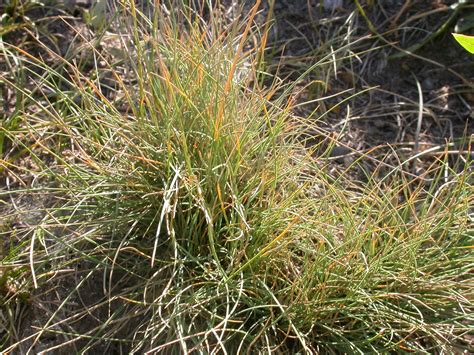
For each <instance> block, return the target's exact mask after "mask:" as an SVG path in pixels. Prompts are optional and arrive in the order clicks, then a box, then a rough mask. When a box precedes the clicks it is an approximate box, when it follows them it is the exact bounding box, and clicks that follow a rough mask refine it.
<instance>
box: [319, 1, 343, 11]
mask: <svg viewBox="0 0 474 355" xmlns="http://www.w3.org/2000/svg"><path fill="white" fill-rule="evenodd" d="M343 4H344V1H343V0H324V1H323V7H324V9H326V10H334V9H336V8H342V5H343Z"/></svg>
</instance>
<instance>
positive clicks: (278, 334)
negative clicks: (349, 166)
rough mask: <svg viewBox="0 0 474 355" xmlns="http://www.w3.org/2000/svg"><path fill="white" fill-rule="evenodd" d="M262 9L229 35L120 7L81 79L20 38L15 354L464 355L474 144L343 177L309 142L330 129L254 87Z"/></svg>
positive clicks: (188, 17) (214, 22)
mask: <svg viewBox="0 0 474 355" xmlns="http://www.w3.org/2000/svg"><path fill="white" fill-rule="evenodd" d="M258 4H259V2H257V3H256V6H255V7H254V8H253V9H252V10H250V12H249V15H248V16H247V18H245V19H240V20H238V21H237V20H235V21H233V22H231V21H227V20H222V19H221V17H219V16H218V15H216V14H214V13H213V12H208V13H206V14H204V13H199V11H196V10H193V9H192V8H191V7H187V6H185V5H183V4H181V5H180V7H179V9H180V10H179V11H178V10H177V11H175V12H172V13H169V12H168V11H166V8H163V7H156V8H154V7H153V6H152V7H151V8H142V9H140V8H137V7H135V5H134V2H127V4H126V5H125V3H124V5H123V6H120V8H117V9H116V11H117V14H116V16H115V18H116V19H118V21H117V22H116V23H115V24H114V26H113V27H111V28H109V29H108V31H106V30H104V32H103V33H102V35H103V40H104V41H106V40H107V38H109V39H110V38H112V39H114V40H115V42H114V50H113V51H111V52H113V53H115V54H114V55H110V54H109V53H107V49H106V48H105V49H104V48H101V47H100V46H99V45H98V43H99V42H94V41H85V40H86V38H84V36H83V34H81V33H78V36H77V38H78V40H84V42H85V43H82V45H83V47H82V50H83V51H86V52H87V53H88V54H89V56H90V58H92V63H94V64H93V65H92V69H91V71H90V72H89V73H88V75H85V74H84V73H83V70H84V69H83V68H82V69H83V70H82V71H81V70H79V69H78V68H77V66H76V65H75V64H74V61H66V60H64V59H63V58H62V57H61V56H59V55H57V54H54V53H49V54H50V55H52V56H53V57H55V58H56V60H57V61H58V63H60V64H59V65H57V66H52V65H49V64H46V63H45V62H44V61H42V60H41V59H38V58H36V57H35V56H33V55H31V54H29V53H28V52H27V51H25V50H23V49H21V48H19V47H17V46H13V45H11V46H9V45H8V44H6V46H5V49H4V50H3V51H2V55H3V56H4V57H5V58H7V60H9V61H10V62H15V63H19V64H17V66H16V70H18V71H21V74H22V75H24V76H26V77H28V78H30V80H31V81H32V82H34V83H36V85H35V86H33V87H31V86H22V85H20V83H19V81H18V80H15V78H4V80H5V81H6V82H7V83H8V84H9V85H10V86H11V87H13V88H15V89H16V90H17V91H18V93H21V97H22V101H21V104H20V105H19V106H18V111H17V117H18V120H17V121H16V123H15V125H14V126H8V127H2V135H3V137H5V139H6V140H8V142H11V144H9V147H8V149H7V150H5V151H4V154H3V156H2V160H1V165H0V167H1V169H2V173H4V174H5V176H6V181H7V184H6V186H7V187H6V188H5V189H3V190H0V196H1V197H2V202H3V201H13V202H12V203H11V205H9V204H8V203H7V202H5V203H4V205H5V208H4V207H2V210H1V211H2V214H3V216H5V217H8V221H9V222H8V223H6V222H5V225H4V226H2V228H1V229H0V235H2V237H3V238H4V239H5V240H8V241H9V242H8V245H9V246H8V248H9V249H8V251H7V250H6V249H5V248H3V249H2V255H1V258H2V269H1V272H2V275H1V277H0V287H2V293H1V294H0V297H1V300H2V303H3V306H2V317H3V318H4V321H5V322H4V324H5V326H4V327H3V328H1V329H0V331H1V332H2V345H1V346H2V348H3V349H6V350H12V351H13V350H16V349H23V351H28V350H30V351H36V350H38V349H42V350H48V349H49V350H50V351H54V350H58V349H72V350H74V351H82V352H84V351H85V352H88V351H97V350H98V349H100V350H101V351H112V352H114V351H116V352H119V351H123V352H127V353H158V352H160V351H161V352H182V353H188V352H193V351H196V352H202V353H214V352H223V353H240V352H243V351H245V352H248V353H253V352H255V353H258V352H282V353H288V352H306V353H317V352H323V353H341V352H342V353H367V352H380V351H382V352H390V351H394V352H400V351H412V352H432V351H445V352H451V351H455V350H456V349H468V344H467V343H466V339H467V337H466V335H467V334H468V333H469V332H470V331H472V324H473V319H472V314H474V309H473V305H472V296H473V294H472V271H473V270H472V268H473V258H472V242H473V233H474V230H473V227H472V218H473V217H472V206H473V197H472V196H474V195H473V194H472V192H473V191H472V166H471V162H470V159H471V153H470V149H468V154H467V155H466V154H465V155H463V156H462V157H460V158H459V159H460V161H461V160H462V159H464V161H462V164H461V163H460V164H458V165H457V168H456V169H454V168H453V165H452V163H450V159H449V155H448V153H446V155H445V156H440V157H439V159H437V160H436V161H435V162H434V163H433V165H432V166H431V167H430V169H429V174H428V173H427V174H426V176H429V179H428V178H426V179H425V177H424V176H420V177H418V178H416V177H413V174H407V173H406V172H405V171H404V170H403V164H401V166H400V167H399V168H396V169H395V168H394V169H393V170H391V173H390V174H389V175H387V176H386V177H385V178H384V179H379V178H377V177H376V176H377V175H376V174H374V175H373V176H368V179H367V180H368V181H367V182H366V183H364V184H362V183H361V184H359V185H357V187H354V186H355V184H354V183H353V182H351V181H349V179H344V178H339V179H334V178H332V177H331V176H329V174H328V173H327V169H326V168H325V166H324V164H323V163H322V162H321V161H322V159H321V161H320V160H319V159H317V158H315V157H314V154H312V153H313V152H312V151H310V150H308V149H307V148H305V147H304V146H303V144H302V142H301V139H299V138H300V137H301V135H302V134H303V133H304V132H307V131H308V127H309V128H311V125H316V124H317V122H315V121H313V120H309V119H304V118H301V117H295V116H294V115H293V114H292V111H291V108H292V99H291V96H290V95H289V94H290V93H288V96H279V94H278V93H281V92H285V93H287V92H288V90H285V87H284V86H283V84H276V83H280V81H278V80H274V81H273V82H274V84H272V85H271V86H269V87H263V86H262V85H261V84H260V80H258V78H259V77H261V75H269V74H266V73H262V71H261V69H262V68H261V58H262V56H263V55H264V52H263V51H264V49H265V48H263V47H264V46H262V45H259V44H258V36H257V33H258V31H256V28H255V24H254V22H253V20H254V17H255V14H256V11H257V9H258ZM150 6H151V5H150ZM203 11H204V10H203ZM204 17H205V18H204ZM256 38H257V39H256ZM44 50H47V49H46V48H45V49H44ZM99 63H100V65H99ZM104 73H108V74H107V75H108V78H109V80H108V81H107V83H104V80H102V79H103V77H104V75H105V74H104ZM17 77H18V76H17ZM40 84H41V85H40ZM278 85H280V86H278ZM45 88H47V90H46V89H45ZM72 88H73V89H74V90H72ZM51 92H55V95H52V94H51ZM465 157H467V158H465ZM461 158H462V159H461ZM354 164H358V162H356V163H354ZM459 167H460V168H459ZM31 176H32V177H33V178H32V179H29V178H28V177H31ZM427 180H430V181H429V184H428V183H427ZM5 221H7V219H5ZM19 221H22V223H19ZM27 308H30V309H40V310H41V313H42V314H41V315H37V316H35V318H34V320H33V321H30V323H25V324H28V325H27V326H25V327H23V328H21V329H20V328H19V327H17V326H15V324H20V320H23V319H24V317H23V316H22V311H21V310H23V309H27ZM24 322H26V321H24ZM51 338H53V339H55V340H54V341H51V340H50V339H51ZM48 339H49V340H48Z"/></svg>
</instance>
